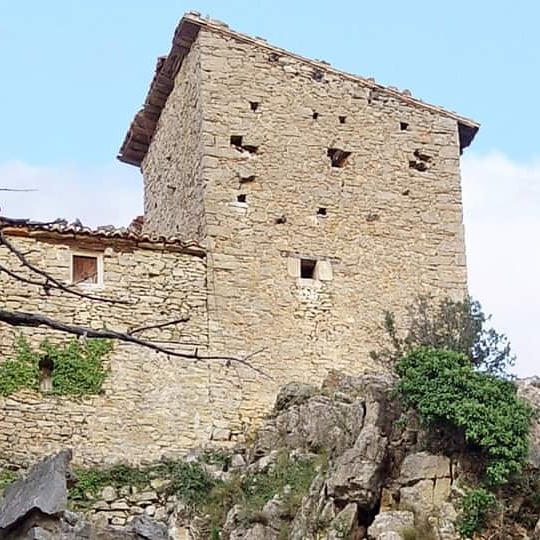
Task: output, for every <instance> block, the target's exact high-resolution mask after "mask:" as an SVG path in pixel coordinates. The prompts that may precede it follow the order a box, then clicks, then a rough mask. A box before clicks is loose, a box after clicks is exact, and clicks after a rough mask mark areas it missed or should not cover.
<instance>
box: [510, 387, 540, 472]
mask: <svg viewBox="0 0 540 540" xmlns="http://www.w3.org/2000/svg"><path fill="white" fill-rule="evenodd" d="M516 385H517V389H518V391H517V393H518V396H519V397H520V398H521V399H523V400H524V401H526V402H527V403H528V404H529V405H530V406H531V407H532V408H533V409H534V410H537V411H540V377H530V378H528V379H518V380H517V381H516ZM529 437H530V438H529V463H530V464H531V465H532V466H533V467H536V468H540V420H539V418H538V416H533V418H532V420H531V430H530V436H529Z"/></svg>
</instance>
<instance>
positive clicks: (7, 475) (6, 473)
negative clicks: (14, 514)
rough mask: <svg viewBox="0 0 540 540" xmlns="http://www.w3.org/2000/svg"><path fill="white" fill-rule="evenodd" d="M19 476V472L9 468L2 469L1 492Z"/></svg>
mask: <svg viewBox="0 0 540 540" xmlns="http://www.w3.org/2000/svg"><path fill="white" fill-rule="evenodd" d="M18 477H19V473H17V472H16V471H11V470H9V469H3V470H0V494H1V492H2V491H3V490H4V489H5V488H6V487H8V486H9V485H10V484H11V483H13V482H15V480H17V478H18Z"/></svg>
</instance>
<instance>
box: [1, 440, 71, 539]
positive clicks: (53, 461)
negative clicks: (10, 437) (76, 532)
mask: <svg viewBox="0 0 540 540" xmlns="http://www.w3.org/2000/svg"><path fill="white" fill-rule="evenodd" d="M70 461H71V452H70V451H68V450H64V451H62V452H59V453H58V454H56V455H54V456H50V457H48V458H46V459H44V460H43V461H41V462H40V463H37V464H36V465H34V466H33V467H32V469H31V470H30V472H29V473H28V476H27V477H26V478H21V479H19V480H17V481H16V482H14V483H13V484H12V485H11V486H9V487H8V488H7V489H6V490H5V492H4V497H3V498H2V500H0V534H1V532H2V531H5V530H7V529H8V528H9V527H11V526H13V525H14V524H15V523H17V522H19V521H20V520H22V519H24V518H25V517H26V516H27V515H29V514H30V513H31V512H35V511H39V512H40V513H42V514H45V515H50V516H55V515H58V514H61V513H62V512H64V510H65V509H66V504H67V485H66V477H67V475H68V473H69V463H70Z"/></svg>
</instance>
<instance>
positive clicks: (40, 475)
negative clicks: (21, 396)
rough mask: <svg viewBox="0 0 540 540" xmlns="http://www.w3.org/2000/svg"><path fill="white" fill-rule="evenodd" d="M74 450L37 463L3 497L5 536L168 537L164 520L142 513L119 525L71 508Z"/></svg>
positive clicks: (1, 535)
mask: <svg viewBox="0 0 540 540" xmlns="http://www.w3.org/2000/svg"><path fill="white" fill-rule="evenodd" d="M70 461H71V452H70V451H67V450H65V451H61V452H59V453H58V454H56V455H53V456H50V457H48V458H46V459H44V460H43V461H41V462H40V463H37V464H36V465H34V466H33V467H32V468H31V469H30V471H29V472H28V474H27V476H26V477H23V478H21V479H19V480H17V481H16V482H14V483H13V484H12V485H11V486H9V487H8V488H7V489H6V490H5V492H4V494H3V497H2V499H1V500H0V539H1V540H167V539H168V538H169V534H168V531H167V527H166V526H165V525H164V524H163V523H157V522H154V521H152V520H151V519H150V518H149V517H148V516H145V515H142V516H138V517H137V518H135V519H133V520H132V521H131V523H130V524H129V525H128V527H126V528H123V529H117V528H114V527H109V526H100V525H99V524H98V523H91V522H88V521H86V520H85V519H84V518H83V517H82V516H80V515H78V514H75V513H73V512H70V511H69V510H68V509H67V493H68V491H67V488H68V484H69V483H70V482H72V481H75V478H74V477H73V475H72V473H71V470H70V466H69V465H70Z"/></svg>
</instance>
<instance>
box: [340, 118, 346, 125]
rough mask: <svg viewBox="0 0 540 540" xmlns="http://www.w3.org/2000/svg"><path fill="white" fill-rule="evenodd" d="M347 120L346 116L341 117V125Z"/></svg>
mask: <svg viewBox="0 0 540 540" xmlns="http://www.w3.org/2000/svg"><path fill="white" fill-rule="evenodd" d="M346 120H347V117H346V116H340V117H339V123H340V124H344V123H345V121H346Z"/></svg>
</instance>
